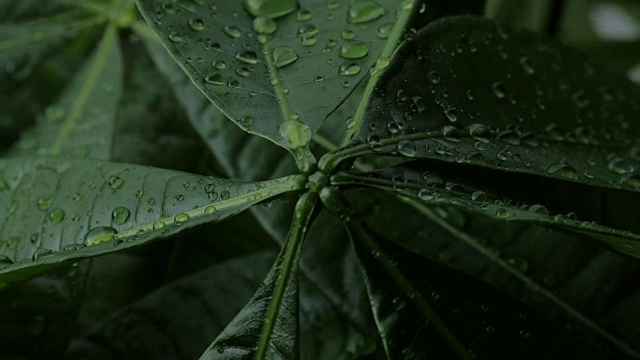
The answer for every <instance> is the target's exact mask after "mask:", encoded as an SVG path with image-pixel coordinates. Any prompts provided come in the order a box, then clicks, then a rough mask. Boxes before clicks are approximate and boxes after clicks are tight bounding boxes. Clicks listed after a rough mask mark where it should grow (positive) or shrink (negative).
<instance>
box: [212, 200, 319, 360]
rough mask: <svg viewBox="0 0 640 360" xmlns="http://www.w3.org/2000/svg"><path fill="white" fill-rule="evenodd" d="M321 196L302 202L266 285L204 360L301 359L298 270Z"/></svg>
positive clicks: (221, 335) (229, 326)
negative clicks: (317, 202)
mask: <svg viewBox="0 0 640 360" xmlns="http://www.w3.org/2000/svg"><path fill="white" fill-rule="evenodd" d="M316 199H317V195H316V194H313V193H311V192H307V193H305V194H304V195H302V197H301V198H300V199H299V200H298V203H297V205H296V213H295V217H294V219H293V221H292V223H291V228H290V230H289V234H288V235H287V242H286V243H285V245H284V247H283V248H282V251H281V252H280V255H278V258H277V259H276V261H275V263H274V264H273V267H272V268H271V270H270V271H269V274H268V275H267V277H266V279H265V280H264V281H263V283H262V285H261V286H260V288H259V289H258V291H257V292H256V294H255V295H254V296H253V298H252V299H251V300H250V301H249V303H248V304H247V305H246V306H245V307H244V308H243V309H242V310H241V311H240V313H239V314H238V315H237V316H236V317H235V318H234V319H233V320H232V321H231V322H230V323H229V325H228V326H227V328H226V329H225V330H224V331H223V332H222V334H220V336H218V338H217V339H216V340H215V341H214V342H213V343H212V344H211V346H209V348H207V350H206V351H205V352H204V354H203V355H202V357H201V359H249V358H253V359H255V360H263V359H297V358H299V339H298V336H299V320H298V315H299V310H298V304H299V302H298V301H299V299H298V292H299V290H298V267H299V260H300V249H301V247H302V242H303V239H304V237H305V235H306V232H307V227H308V225H309V221H310V219H311V216H312V214H313V209H314V206H315V203H316Z"/></svg>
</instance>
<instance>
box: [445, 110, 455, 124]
mask: <svg viewBox="0 0 640 360" xmlns="http://www.w3.org/2000/svg"><path fill="white" fill-rule="evenodd" d="M444 114H445V115H446V116H447V119H449V121H451V122H456V120H458V114H457V113H456V109H449V110H446V111H445V112H444Z"/></svg>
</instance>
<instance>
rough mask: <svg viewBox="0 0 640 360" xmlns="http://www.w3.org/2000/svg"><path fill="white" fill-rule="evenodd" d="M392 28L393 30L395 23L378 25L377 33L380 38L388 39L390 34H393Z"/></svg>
mask: <svg viewBox="0 0 640 360" xmlns="http://www.w3.org/2000/svg"><path fill="white" fill-rule="evenodd" d="M391 30H393V23H392V22H388V23H384V24H382V25H380V26H378V33H377V34H376V35H377V36H378V38H380V39H387V38H388V37H389V35H391Z"/></svg>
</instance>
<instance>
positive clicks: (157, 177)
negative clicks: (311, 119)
mask: <svg viewBox="0 0 640 360" xmlns="http://www.w3.org/2000/svg"><path fill="white" fill-rule="evenodd" d="M0 169H1V172H0V177H1V178H2V179H3V183H2V184H3V188H2V190H0V204H1V206H2V208H3V213H4V214H6V215H5V216H4V217H3V218H2V219H0V237H1V239H2V242H1V245H0V255H3V257H2V260H3V265H4V266H3V268H2V269H0V281H2V282H3V283H7V282H15V281H19V280H23V279H25V278H29V277H32V276H34V275H37V274H38V273H40V272H42V271H44V270H45V269H48V268H50V267H52V266H55V265H56V264H59V263H61V262H66V261H72V260H77V259H81V258H86V257H92V256H97V255H102V254H106V253H110V252H114V251H120V250H124V249H127V248H130V247H133V246H139V245H142V244H145V243H147V242H149V241H151V240H155V239H158V238H163V237H168V236H171V235H173V234H176V233H178V232H180V231H182V230H184V229H188V228H191V227H194V226H196V225H201V224H205V223H211V222H215V221H221V220H223V219H225V218H227V217H229V216H232V215H234V214H236V213H238V212H240V211H242V210H244V209H246V208H248V207H250V206H251V205H253V204H256V203H258V202H261V201H263V200H267V199H269V198H270V197H273V196H276V195H278V194H281V193H285V192H289V191H295V190H298V189H300V188H301V187H303V186H304V176H301V175H293V176H289V177H285V178H281V179H279V180H272V181H265V182H255V183H253V182H239V181H233V180H226V179H218V178H213V177H206V176H198V175H193V174H188V173H182V172H177V171H171V170H163V169H155V168H149V167H143V166H136V165H128V164H117V163H109V162H99V161H96V160H65V159H61V158H49V157H43V158H31V159H27V158H12V159H7V160H2V161H0Z"/></svg>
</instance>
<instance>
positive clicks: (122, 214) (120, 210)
mask: <svg viewBox="0 0 640 360" xmlns="http://www.w3.org/2000/svg"><path fill="white" fill-rule="evenodd" d="M130 215H131V211H129V209H127V208H126V207H122V206H121V207H117V208H115V209H114V210H113V212H112V213H111V219H112V220H113V222H114V224H117V225H122V224H124V223H125V222H127V220H129V216H130Z"/></svg>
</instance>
